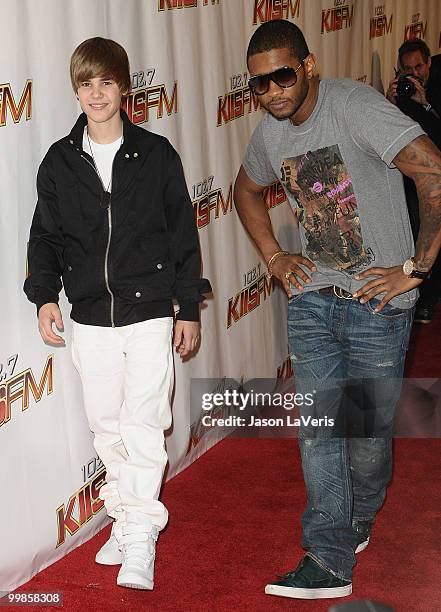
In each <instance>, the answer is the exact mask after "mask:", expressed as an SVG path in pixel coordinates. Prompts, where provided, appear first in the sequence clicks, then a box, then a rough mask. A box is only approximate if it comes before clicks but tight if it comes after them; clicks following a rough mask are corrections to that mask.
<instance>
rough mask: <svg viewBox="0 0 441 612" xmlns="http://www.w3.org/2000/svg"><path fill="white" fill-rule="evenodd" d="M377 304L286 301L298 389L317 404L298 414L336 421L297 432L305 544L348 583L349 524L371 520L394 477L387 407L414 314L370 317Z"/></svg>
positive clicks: (395, 394) (321, 296)
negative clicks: (304, 497)
mask: <svg viewBox="0 0 441 612" xmlns="http://www.w3.org/2000/svg"><path fill="white" fill-rule="evenodd" d="M377 303H378V302H377V301H376V300H371V302H370V303H369V302H368V303H367V304H360V303H359V302H358V301H357V300H345V299H342V298H338V297H336V296H334V295H331V294H327V293H319V292H316V291H310V292H305V293H303V294H300V295H299V296H295V297H293V298H291V300H290V301H289V305H288V342H289V350H290V355H291V360H292V364H293V368H294V375H295V381H296V391H297V392H298V393H303V394H306V393H312V394H313V396H314V398H315V401H314V404H313V405H312V406H309V407H308V406H303V407H302V408H300V412H301V415H304V416H310V417H317V418H324V417H328V421H329V419H331V418H333V419H334V421H335V423H336V425H335V427H334V428H332V427H329V426H326V425H321V426H315V427H312V426H311V425H309V426H304V427H301V429H300V434H299V444H300V451H301V456H302V468H303V475H304V480H305V485H306V489H307V495H308V500H307V506H306V509H305V511H304V513H303V516H302V526H303V539H302V545H303V547H304V548H305V549H306V550H307V551H308V553H309V554H310V555H311V556H312V557H314V558H315V559H316V560H317V561H318V562H319V563H321V564H322V565H323V566H325V567H326V568H328V569H330V570H331V571H332V572H333V573H334V574H335V575H336V576H338V577H339V578H342V579H345V580H350V579H351V576H352V568H353V566H354V565H355V554H354V550H355V547H356V537H355V535H354V532H353V529H352V522H353V521H360V520H361V521H366V520H368V521H373V519H374V518H375V514H376V513H377V511H378V510H379V509H380V507H381V505H382V504H383V501H384V499H385V495H386V487H387V484H388V483H389V481H390V478H391V474H392V431H393V419H394V411H395V406H396V404H397V402H398V399H399V397H400V392H401V384H402V376H403V368H404V359H405V354H406V349H407V345H408V341H409V335H410V329H411V325H412V318H413V310H414V309H410V310H401V309H397V308H394V307H392V306H389V305H387V306H386V307H385V308H384V309H383V310H382V311H381V312H380V313H378V314H374V312H373V308H375V305H376V304H377ZM361 404H363V406H361ZM352 417H354V418H352ZM363 419H365V421H367V422H368V424H367V425H366V422H361V421H363ZM324 422H325V421H324V420H323V421H322V423H324ZM317 423H318V421H316V424H317ZM348 432H349V433H348ZM354 432H355V433H354ZM366 432H367V433H366Z"/></svg>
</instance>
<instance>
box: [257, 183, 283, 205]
mask: <svg viewBox="0 0 441 612" xmlns="http://www.w3.org/2000/svg"><path fill="white" fill-rule="evenodd" d="M263 199H264V200H265V203H266V207H267V208H268V210H270V209H271V208H275V207H276V206H279V205H280V204H284V202H287V201H288V199H287V197H286V193H285V190H284V189H283V186H282V183H280V181H275V182H274V183H272V184H271V185H269V186H268V187H266V188H265V189H264V191H263Z"/></svg>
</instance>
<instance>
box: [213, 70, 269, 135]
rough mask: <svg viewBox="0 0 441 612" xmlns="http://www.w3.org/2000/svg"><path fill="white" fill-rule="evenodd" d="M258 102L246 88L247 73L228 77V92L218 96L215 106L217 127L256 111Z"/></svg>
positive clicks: (256, 97) (258, 105) (258, 106)
mask: <svg viewBox="0 0 441 612" xmlns="http://www.w3.org/2000/svg"><path fill="white" fill-rule="evenodd" d="M259 108H260V101H259V98H258V96H256V95H255V94H254V93H253V92H252V91H250V88H249V87H248V73H247V72H244V73H243V74H235V75H233V76H232V77H230V91H228V92H227V93H226V94H225V95H223V96H219V98H218V104H217V127H220V126H221V125H222V124H223V123H229V122H230V121H234V119H239V117H243V116H244V115H245V113H251V112H253V111H257V110H259Z"/></svg>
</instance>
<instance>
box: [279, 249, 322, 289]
mask: <svg viewBox="0 0 441 612" xmlns="http://www.w3.org/2000/svg"><path fill="white" fill-rule="evenodd" d="M300 266H303V267H305V268H308V269H309V270H311V272H316V270H317V268H316V267H315V264H314V263H313V262H312V261H311V260H310V259H308V258H307V257H303V256H302V255H291V254H290V255H282V256H281V257H278V258H277V259H276V261H275V262H274V264H273V265H272V266H271V268H272V274H273V276H275V277H277V278H278V279H279V281H280V282H281V283H282V286H283V288H284V289H285V291H286V294H287V296H288V297H289V298H290V297H292V291H291V287H290V283H291V284H292V285H294V286H295V287H296V288H297V289H298V290H299V291H303V285H302V283H301V282H300V281H303V283H310V282H311V278H310V277H309V276H308V274H306V272H305V271H304V270H303V269H302V268H301V267H300Z"/></svg>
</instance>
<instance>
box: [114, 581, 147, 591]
mask: <svg viewBox="0 0 441 612" xmlns="http://www.w3.org/2000/svg"><path fill="white" fill-rule="evenodd" d="M116 584H117V585H118V586H120V587H126V588H127V589H138V591H153V586H148V585H145V584H138V583H135V582H125V581H124V582H117V583H116Z"/></svg>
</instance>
